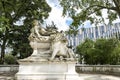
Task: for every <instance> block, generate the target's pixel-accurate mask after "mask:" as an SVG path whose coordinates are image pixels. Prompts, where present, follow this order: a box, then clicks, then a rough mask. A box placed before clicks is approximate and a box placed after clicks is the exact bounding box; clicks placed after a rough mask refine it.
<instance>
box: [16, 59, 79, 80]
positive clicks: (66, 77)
mask: <svg viewBox="0 0 120 80" xmlns="http://www.w3.org/2000/svg"><path fill="white" fill-rule="evenodd" d="M19 63H20V66H19V72H18V73H17V74H16V75H15V77H16V79H17V80H78V75H77V73H76V72H75V62H74V61H40V60H39V59H37V58H36V59H35V58H34V59H23V60H20V61H19Z"/></svg>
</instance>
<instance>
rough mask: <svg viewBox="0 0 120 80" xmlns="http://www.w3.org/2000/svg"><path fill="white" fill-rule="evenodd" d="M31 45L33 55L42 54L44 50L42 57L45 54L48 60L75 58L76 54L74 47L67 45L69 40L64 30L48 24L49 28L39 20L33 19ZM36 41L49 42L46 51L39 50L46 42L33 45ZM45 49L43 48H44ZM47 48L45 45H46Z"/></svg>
mask: <svg viewBox="0 0 120 80" xmlns="http://www.w3.org/2000/svg"><path fill="white" fill-rule="evenodd" d="M29 40H30V45H31V47H32V48H33V54H32V55H40V54H41V53H39V52H43V55H44V56H42V58H44V57H45V55H49V56H47V57H45V58H44V59H46V60H51V61H52V60H74V59H75V56H74V53H73V51H72V49H70V48H68V47H67V44H68V41H67V38H66V36H65V34H64V32H63V31H60V32H58V31H57V28H56V27H55V26H54V25H53V26H50V27H49V26H48V27H47V28H44V27H42V26H41V25H40V24H39V22H38V21H37V20H34V21H33V28H32V29H31V34H30V36H29ZM34 42H36V43H48V44H49V45H48V46H46V49H47V50H45V51H43V50H42V51H39V52H38V50H40V48H42V46H45V45H44V44H41V45H39V46H36V45H38V44H36V45H33V44H35V43H34ZM42 49H43V48H42ZM44 49H45V47H44Z"/></svg>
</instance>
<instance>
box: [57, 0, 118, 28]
mask: <svg viewBox="0 0 120 80" xmlns="http://www.w3.org/2000/svg"><path fill="white" fill-rule="evenodd" d="M59 1H60V4H61V6H62V7H63V15H69V16H70V17H71V18H72V19H73V23H72V25H74V26H79V25H81V23H83V22H85V21H86V20H90V21H91V23H95V24H98V23H103V22H104V19H103V15H104V14H102V11H103V10H107V13H108V17H107V18H108V19H109V22H111V21H113V20H115V19H116V18H117V16H119V17H120V5H119V4H120V1H119V0H59Z"/></svg>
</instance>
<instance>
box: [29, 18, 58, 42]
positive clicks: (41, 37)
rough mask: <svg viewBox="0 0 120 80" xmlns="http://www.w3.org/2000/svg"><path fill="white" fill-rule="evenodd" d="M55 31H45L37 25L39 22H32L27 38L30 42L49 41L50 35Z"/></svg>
mask: <svg viewBox="0 0 120 80" xmlns="http://www.w3.org/2000/svg"><path fill="white" fill-rule="evenodd" d="M56 32H57V30H56V29H54V30H49V29H45V28H44V27H42V26H41V25H39V22H38V21H37V20H34V21H33V28H32V29H31V34H30V36H29V38H28V39H29V40H30V41H38V42H39V41H49V40H50V37H49V36H50V35H51V34H54V33H56Z"/></svg>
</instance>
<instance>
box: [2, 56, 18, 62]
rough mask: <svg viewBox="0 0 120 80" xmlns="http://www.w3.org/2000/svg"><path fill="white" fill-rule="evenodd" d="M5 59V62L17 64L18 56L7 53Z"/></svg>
mask: <svg viewBox="0 0 120 80" xmlns="http://www.w3.org/2000/svg"><path fill="white" fill-rule="evenodd" d="M4 61H5V64H17V58H16V57H14V56H13V55H11V54H6V55H5V58H4Z"/></svg>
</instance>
